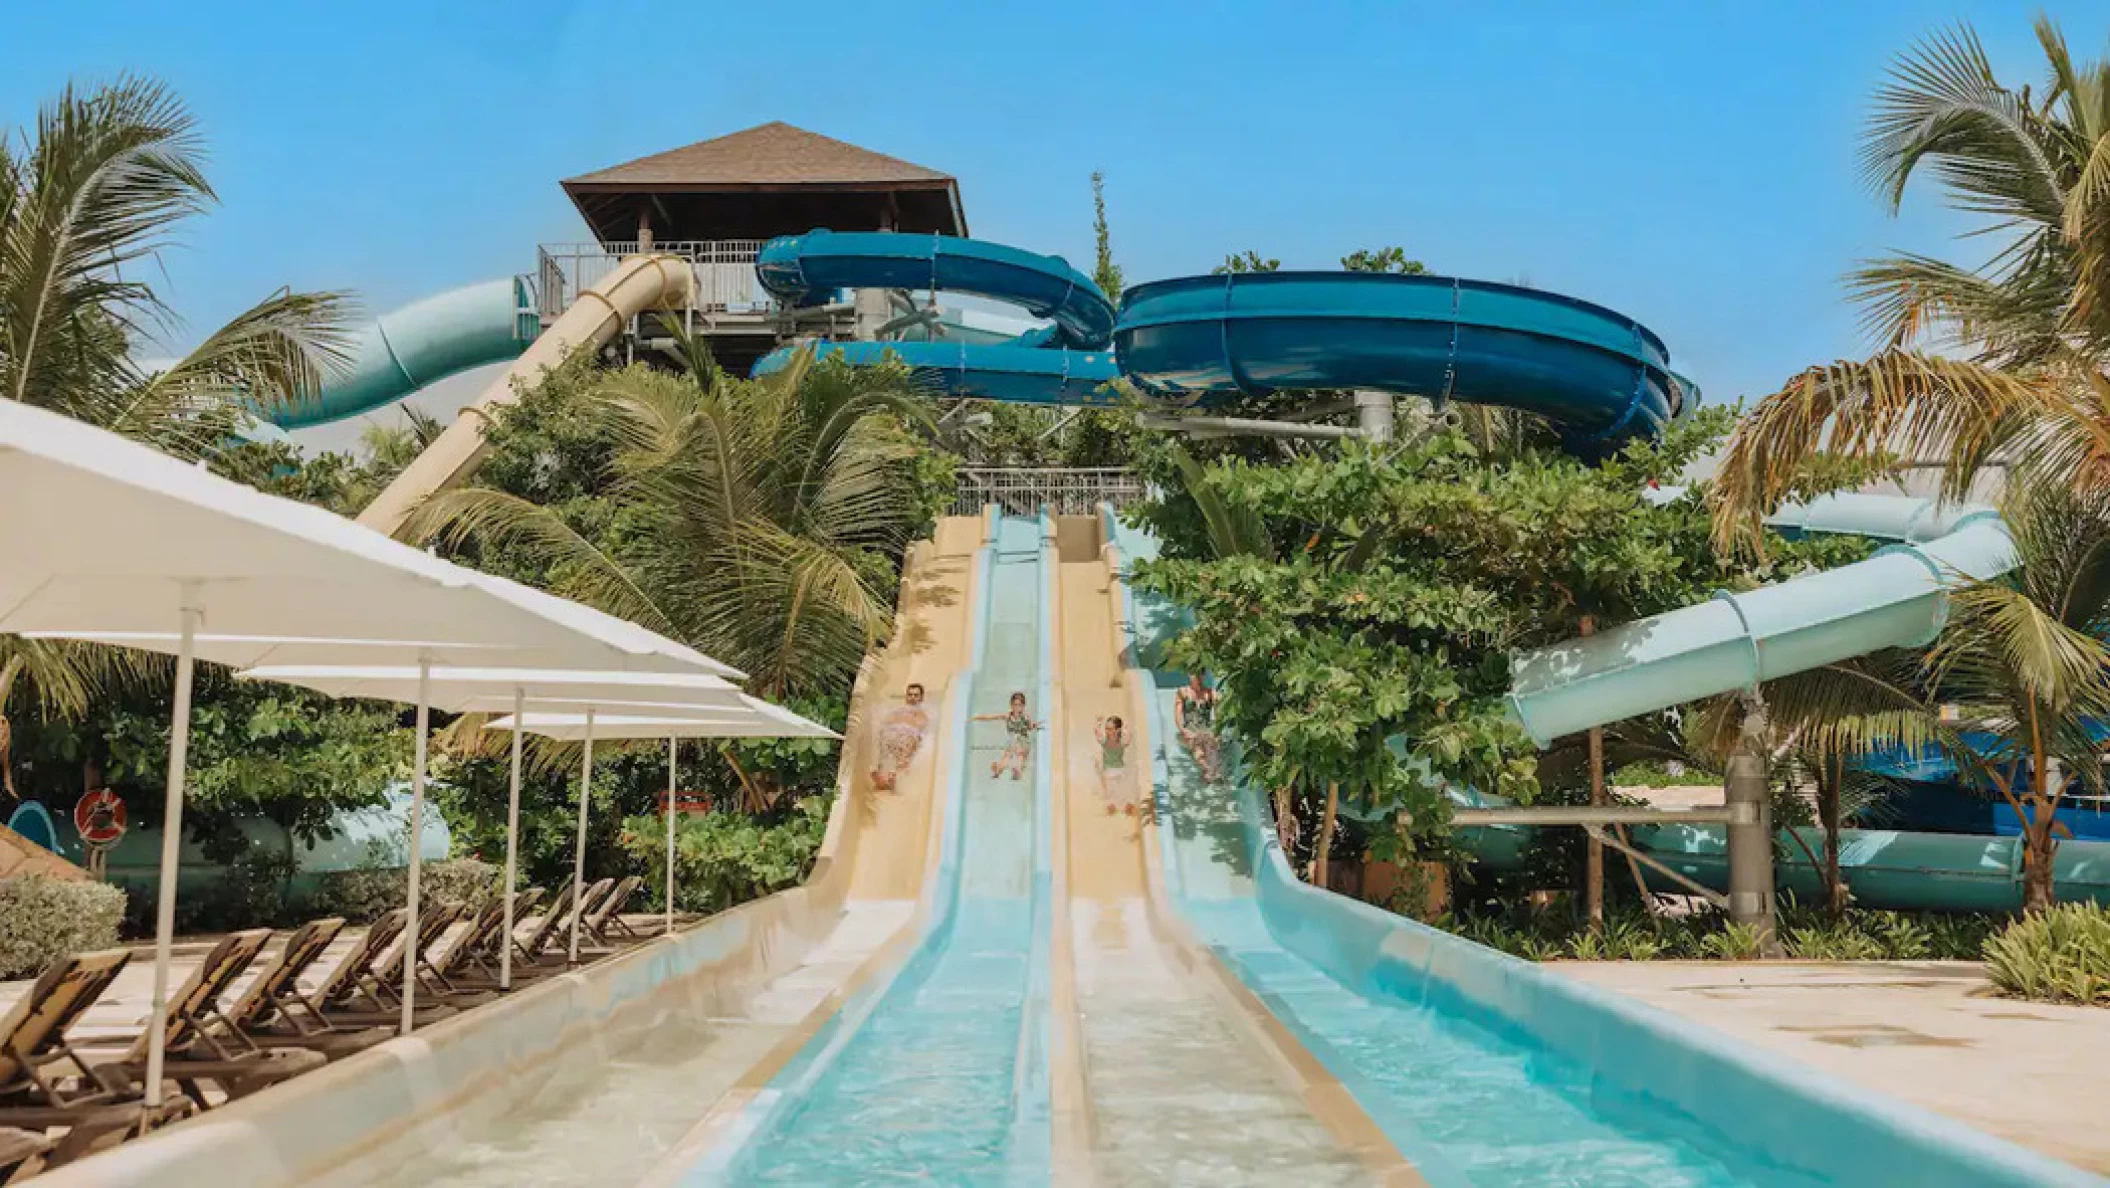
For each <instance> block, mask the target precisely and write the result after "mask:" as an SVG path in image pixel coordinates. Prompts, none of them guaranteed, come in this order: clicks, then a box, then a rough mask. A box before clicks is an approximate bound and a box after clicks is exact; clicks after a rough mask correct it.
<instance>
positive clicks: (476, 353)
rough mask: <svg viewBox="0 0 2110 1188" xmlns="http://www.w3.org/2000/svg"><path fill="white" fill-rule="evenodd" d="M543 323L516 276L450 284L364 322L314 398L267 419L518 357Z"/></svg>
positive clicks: (355, 410)
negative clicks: (344, 359) (341, 365)
mask: <svg viewBox="0 0 2110 1188" xmlns="http://www.w3.org/2000/svg"><path fill="white" fill-rule="evenodd" d="M540 331H541V326H540V323H539V321H538V320H537V318H536V316H535V310H534V306H533V303H531V302H530V301H529V300H528V299H527V293H526V292H525V291H524V290H523V288H522V286H521V283H520V282H519V281H518V280H513V279H505V280H492V281H484V282H482V283H481V284H474V285H465V286H463V287H462V288H459V289H450V290H448V291H447V292H445V293H439V294H435V295H434V296H431V297H427V298H424V299H423V300H420V301H414V302H412V303H410V304H409V305H406V306H404V307H403V308H401V309H398V310H396V311H395V312H393V313H390V314H386V315H384V316H382V317H381V318H379V319H376V320H375V321H373V322H371V323H368V324H367V325H366V326H365V327H363V328H362V329H361V330H360V331H359V332H358V336H357V337H356V339H355V340H354V341H353V343H352V346H351V350H350V355H351V358H350V362H349V366H348V367H347V368H346V369H345V370H344V371H343V372H342V373H340V374H338V375H334V376H331V377H330V379H329V381H328V382H327V383H325V384H324V385H323V388H322V391H321V392H320V393H319V394H318V395H317V396H316V398H315V399H313V400H310V401H307V402H305V403H302V404H297V405H291V406H288V407H285V408H281V409H276V410H273V411H272V412H271V413H270V414H269V416H268V417H267V418H266V419H268V420H269V421H270V422H271V423H272V424H274V425H277V426H278V427H279V428H281V429H306V428H310V427H312V426H315V425H326V424H329V423H330V422H332V421H341V420H343V419H344V418H346V417H355V416H358V415H359V414H361V413H367V412H372V411H373V410H375V409H377V408H383V407H386V406H387V405H390V404H393V403H395V402H396V401H398V400H401V399H403V398H404V397H405V396H408V395H410V394H411V393H413V392H416V391H417V390H418V389H420V388H423V387H425V386H427V385H428V384H434V383H437V382H439V381H440V380H443V379H446V378H447V377H448V376H450V375H453V374H455V373H456V372H461V371H467V370H469V369H470V368H472V367H482V366H484V365H486V364H489V363H503V362H505V361H507V360H509V359H513V358H517V357H518V356H519V355H520V353H521V352H522V351H524V350H526V349H527V346H528V344H529V343H531V342H533V341H534V340H535V336H536V334H538V333H540Z"/></svg>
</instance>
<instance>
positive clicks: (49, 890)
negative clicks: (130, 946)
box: [0, 875, 125, 978]
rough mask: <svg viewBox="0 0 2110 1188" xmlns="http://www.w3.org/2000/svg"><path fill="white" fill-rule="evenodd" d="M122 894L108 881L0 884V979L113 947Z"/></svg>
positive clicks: (29, 878) (29, 879) (42, 879)
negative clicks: (71, 956)
mask: <svg viewBox="0 0 2110 1188" xmlns="http://www.w3.org/2000/svg"><path fill="white" fill-rule="evenodd" d="M124 914H125V896H124V892H122V891H119V890H118V889H117V888H115V887H112V886H110V885H109V884H107V883H90V882H83V881H79V880H75V879H54V878H47V877H46V876H44V875H22V876H20V877H19V878H12V879H6V880H0V978H22V977H33V976H35V975H36V974H39V973H42V972H43V971H44V968H45V967H46V966H48V965H50V964H51V963H52V962H53V961H56V960H58V959H59V958H61V957H64V956H66V955H67V954H68V953H80V952H85V951H88V950H91V949H107V948H111V947H112V946H114V945H116V944H117V926H118V924H119V922H120V921H122V920H123V919H124Z"/></svg>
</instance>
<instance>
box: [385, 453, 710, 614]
mask: <svg viewBox="0 0 2110 1188" xmlns="http://www.w3.org/2000/svg"><path fill="white" fill-rule="evenodd" d="M399 535H401V536H402V537H403V539H405V540H409V541H412V542H414V543H418V544H428V543H437V544H439V545H440V546H441V547H442V548H445V549H447V550H450V551H453V550H458V549H460V548H462V547H463V546H465V545H468V544H472V543H474V544H478V545H481V546H482V547H484V548H487V549H491V550H494V551H496V552H499V553H503V554H506V555H507V556H508V557H510V558H512V559H514V560H515V561H516V562H523V563H525V564H527V565H529V566H532V567H534V568H537V569H540V570H541V571H543V572H544V573H547V574H550V575H552V577H553V578H554V579H555V580H554V581H553V582H552V588H554V589H556V590H558V592H560V593H563V594H565V595H567V596H569V597H572V598H575V599H577V600H579V601H580V602H584V603H586V604H587V605H589V606H593V607H597V608H599V609H601V610H604V611H606V612H608V613H609V614H612V615H615V616H617V617H619V618H625V619H630V620H632V621H633V622H637V623H641V624H643V625H645V626H647V627H650V628H652V629H653V630H655V631H667V630H670V628H671V624H670V623H669V621H668V619H667V616H666V614H665V613H664V612H663V611H662V610H661V608H660V606H659V605H658V603H656V602H655V601H654V600H653V599H652V597H651V596H650V595H649V594H647V593H646V592H645V591H644V590H643V589H642V588H640V587H639V586H638V585H637V583H636V582H635V581H634V580H633V578H632V576H631V575H630V573H629V572H628V571H627V570H626V569H625V568H624V567H623V566H622V565H621V564H620V563H618V562H617V561H616V560H615V559H614V558H612V557H610V556H609V555H608V554H607V553H605V552H603V551H602V550H601V549H600V548H599V547H598V546H597V545H595V544H594V543H593V542H592V541H590V540H587V539H586V538H585V537H584V536H581V535H580V534H579V533H578V531H577V530H576V529H574V528H573V527H572V526H571V525H569V524H567V523H565V522H564V520H563V518H562V517H561V516H559V515H558V514H557V513H556V512H555V511H554V510H552V509H550V508H547V507H544V506H542V505H540V504H537V503H532V502H529V501H528V500H525V499H522V498H520V497H519V496H517V495H511V494H508V493H506V492H504V491H494V490H490V489H489V488H484V487H468V488H462V489H459V490H453V491H441V492H438V493H436V494H434V495H432V496H431V497H430V498H428V499H426V500H425V501H424V502H423V503H421V504H419V505H418V507H417V509H416V510H415V511H413V512H412V513H411V515H410V517H409V518H408V519H406V520H405V521H404V524H403V527H402V529H401V531H400V533H399Z"/></svg>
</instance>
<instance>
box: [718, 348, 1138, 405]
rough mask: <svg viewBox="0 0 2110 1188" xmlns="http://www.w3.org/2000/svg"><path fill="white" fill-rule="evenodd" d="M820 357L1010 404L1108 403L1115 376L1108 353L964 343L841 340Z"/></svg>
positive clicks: (761, 370)
mask: <svg viewBox="0 0 2110 1188" xmlns="http://www.w3.org/2000/svg"><path fill="white" fill-rule="evenodd" d="M798 349H800V348H795V347H784V348H780V349H778V350H774V351H771V352H770V353H769V354H767V355H764V356H763V357H762V358H761V359H760V360H758V361H757V362H756V363H755V367H754V374H756V375H769V374H771V373H772V372H776V371H781V370H783V368H784V366H785V365H786V364H787V363H789V362H791V358H792V354H793V352H794V351H795V350H798ZM813 349H814V350H815V351H816V352H817V353H818V354H819V356H820V357H821V358H836V359H842V360H844V361H846V362H848V363H850V364H852V365H853V366H858V367H870V366H874V365H876V364H879V363H883V362H886V361H887V360H889V359H892V360H896V361H898V362H901V363H903V364H906V365H907V366H908V367H910V368H911V369H913V370H914V372H915V373H916V376H917V377H918V378H919V379H920V380H922V381H923V382H924V383H927V384H929V385H931V386H932V387H934V388H936V389H937V390H938V391H940V392H942V393H944V394H945V395H947V396H971V397H975V398H978V399H982V400H1003V401H1008V402H1010V403H1013V404H1112V403H1115V401H1116V399H1117V397H1116V396H1115V395H1114V392H1113V390H1112V389H1110V388H1108V387H1107V385H1108V384H1110V383H1112V382H1113V381H1114V380H1116V379H1119V378H1120V375H1121V373H1120V371H1119V370H1118V369H1116V368H1115V367H1114V356H1113V352H1112V351H1077V350H1064V349H1060V348H1049V349H1040V348H1035V347H1027V346H1012V345H1006V344H991V345H981V344H976V343H968V342H843V343H822V344H818V345H816V346H815V347H814V348H813Z"/></svg>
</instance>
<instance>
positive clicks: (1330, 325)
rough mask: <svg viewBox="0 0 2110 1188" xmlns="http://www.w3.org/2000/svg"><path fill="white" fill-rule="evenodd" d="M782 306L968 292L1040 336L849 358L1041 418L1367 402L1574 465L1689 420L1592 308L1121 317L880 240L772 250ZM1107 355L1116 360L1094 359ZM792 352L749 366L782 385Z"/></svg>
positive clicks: (979, 263) (1306, 286)
mask: <svg viewBox="0 0 2110 1188" xmlns="http://www.w3.org/2000/svg"><path fill="white" fill-rule="evenodd" d="M755 271H756V274H757V275H758V276H759V277H760V279H761V282H762V284H763V286H764V287H765V288H767V289H769V291H770V292H771V293H772V294H774V295H775V296H776V297H778V299H780V300H783V301H786V302H789V303H791V304H795V305H796V304H817V303H821V302H825V301H827V300H830V299H832V298H833V297H834V295H835V293H836V292H837V291H838V290H841V289H845V288H901V289H917V290H925V289H927V290H931V291H934V292H935V291H940V290H944V291H951V292H961V293H971V294H975V295H978V296H982V297H988V298H993V299H996V300H1000V301H1008V302H1012V303H1014V304H1017V305H1020V306H1023V307H1024V308H1025V309H1026V310H1027V312H1029V313H1032V314H1034V315H1035V316H1037V317H1043V318H1048V319H1051V320H1052V322H1053V324H1052V325H1051V326H1050V327H1049V328H1048V329H1047V330H1044V331H1036V332H1034V333H1031V334H1026V335H1022V336H1020V337H1019V338H1017V339H1015V340H1013V341H1012V342H1010V343H1005V344H995V345H980V344H973V343H950V342H932V343H909V342H888V343H848V344H839V345H825V346H822V347H820V348H819V350H820V351H821V353H822V354H824V355H830V356H837V357H840V358H843V359H846V360H848V361H849V362H851V363H854V364H871V363H877V362H880V361H881V360H883V359H885V358H886V357H888V356H889V355H890V354H891V355H892V356H894V357H896V358H898V359H899V360H900V361H901V362H903V363H905V364H907V365H908V366H910V367H911V368H913V369H915V370H916V371H917V372H918V373H919V374H921V375H923V376H924V377H925V378H926V379H927V380H929V381H930V382H931V383H933V384H934V385H935V386H937V387H938V388H939V389H941V390H942V391H944V392H946V393H947V394H950V395H955V396H976V397H982V398H986V399H993V400H1006V401H1015V402H1021V403H1036V404H1092V403H1107V402H1110V400H1111V396H1110V395H1109V394H1108V393H1107V392H1105V391H1104V390H1103V385H1105V384H1106V383H1108V382H1110V381H1111V380H1113V379H1114V378H1116V377H1117V376H1125V377H1127V378H1128V379H1129V380H1131V381H1133V382H1135V383H1136V384H1138V385H1140V386H1141V387H1142V388H1143V389H1144V390H1146V391H1148V392H1150V393H1152V394H1154V395H1157V396H1161V397H1167V398H1171V399H1174V400H1178V401H1181V402H1184V403H1194V402H1200V401H1205V400H1207V399H1209V398H1212V397H1225V396H1231V395H1236V394H1240V393H1244V394H1254V393H1261V392H1271V391H1277V390H1286V389H1315V388H1367V389H1373V390H1378V391H1387V392H1396V393H1402V394H1408V395H1419V396H1426V397H1429V398H1431V399H1434V400H1439V401H1440V400H1450V399H1456V400H1466V401H1479V402H1485V403H1492V404H1501V405H1506V406H1509V407H1512V408H1520V409H1525V410H1528V411H1531V412H1536V413H1541V414H1543V415H1545V416H1546V417H1548V418H1550V419H1551V420H1553V421H1554V422H1555V423H1556V424H1558V425H1560V426H1561V427H1562V429H1563V430H1564V431H1565V432H1567V433H1568V434H1569V435H1570V438H1571V441H1572V442H1574V443H1575V444H1577V445H1578V446H1580V447H1583V448H1590V447H1599V446H1602V445H1606V444H1614V443H1617V442H1619V441H1621V440H1624V439H1626V438H1629V437H1633V436H1636V435H1641V434H1650V433H1654V432H1656V431H1657V430H1658V429H1660V428H1661V427H1662V425H1663V424H1664V422H1666V421H1667V420H1669V419H1670V418H1671V417H1672V416H1674V415H1676V414H1677V413H1678V412H1680V411H1681V410H1682V409H1683V408H1685V407H1687V406H1689V404H1690V403H1691V399H1692V393H1691V392H1690V390H1689V385H1687V384H1686V383H1685V382H1684V381H1682V380H1681V379H1679V378H1678V377H1677V376H1675V375H1674V374H1672V372H1671V371H1670V352H1669V351H1668V350H1667V349H1666V348H1665V347H1664V345H1663V340H1662V339H1660V338H1658V337H1657V336H1656V335H1655V334H1653V333H1651V332H1650V331H1649V330H1648V328H1647V327H1645V326H1642V325H1641V324H1640V323H1638V322H1636V321H1634V320H1633V319H1631V318H1628V317H1625V316H1623V315H1620V314H1617V313H1614V312H1613V311H1611V310H1608V309H1605V308H1603V307H1602V306H1597V305H1592V304H1590V303H1588V302H1585V301H1577V300H1575V299H1573V298H1569V297H1562V296H1560V295H1558V294H1554V293H1544V292H1539V291H1537V290H1533V289H1521V288H1516V287H1513V286H1510V285H1498V284H1490V283H1487V282H1483V281H1469V280H1458V279H1454V278H1449V277H1431V276H1396V275H1387V274H1380V273H1356V272H1267V273H1239V274H1227V275H1220V276H1200V277H1186V278H1181V279H1177V280H1167V281H1158V282H1154V283H1151V284H1146V285H1140V286H1137V287H1136V288H1132V289H1130V290H1128V292H1127V293H1126V294H1125V295H1124V296H1123V299H1122V305H1121V309H1120V312H1119V316H1118V317H1115V316H1114V311H1113V306H1112V304H1111V303H1110V302H1108V301H1107V299H1106V297H1105V295H1104V294H1102V293H1100V291H1099V290H1098V289H1097V287H1095V286H1094V285H1093V284H1092V282H1091V281H1090V280H1089V279H1087V278H1086V277H1084V276H1083V275H1082V274H1081V273H1079V272H1078V271H1077V270H1076V269H1074V268H1072V267H1070V265H1069V264H1068V263H1067V262H1065V261H1063V260H1062V259H1061V258H1060V257H1056V256H1038V255H1034V254H1032V253H1030V252H1022V251H1019V250H1017V249H1015V248H1009V247H1005V246H1003V245H1001V244H993V243H984V242H982V241H979V240H971V239H949V238H945V237H942V236H927V235H901V234H892V233H887V232H866V233H856V234H837V233H834V232H829V231H814V232H810V233H808V234H806V235H794V236H786V237H783V238H780V239H776V240H772V241H771V242H770V243H769V244H768V245H767V246H766V247H764V248H763V249H762V253H761V257H760V259H759V260H758V262H757V263H756V266H755ZM1109 337H1110V338H1111V341H1112V343H1113V348H1114V349H1113V351H1112V353H1111V354H1109V353H1107V352H1106V351H1105V349H1104V348H1105V346H1106V344H1107V342H1108V340H1109ZM789 358H790V352H789V351H788V350H782V351H776V352H773V353H772V354H770V355H768V356H766V357H765V358H763V359H762V360H761V362H759V363H757V364H756V365H755V372H756V374H758V375H759V374H767V373H769V372H772V371H776V370H779V369H781V368H782V367H783V366H784V364H785V362H786V361H787V360H788V359H789Z"/></svg>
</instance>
